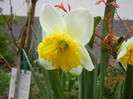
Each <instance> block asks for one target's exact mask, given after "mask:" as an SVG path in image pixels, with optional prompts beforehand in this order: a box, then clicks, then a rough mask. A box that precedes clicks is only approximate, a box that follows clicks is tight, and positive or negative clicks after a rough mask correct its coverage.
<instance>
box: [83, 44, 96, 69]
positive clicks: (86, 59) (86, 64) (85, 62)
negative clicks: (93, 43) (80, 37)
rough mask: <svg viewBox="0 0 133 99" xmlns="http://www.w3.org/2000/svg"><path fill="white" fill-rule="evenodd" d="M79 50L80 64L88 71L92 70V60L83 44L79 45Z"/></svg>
mask: <svg viewBox="0 0 133 99" xmlns="http://www.w3.org/2000/svg"><path fill="white" fill-rule="evenodd" d="M80 51H81V60H80V61H81V65H82V67H84V68H85V69H87V70H88V71H92V70H93V69H94V65H93V63H92V60H91V58H90V55H89V53H88V52H87V50H86V48H85V47H84V46H82V45H81V46H80Z"/></svg>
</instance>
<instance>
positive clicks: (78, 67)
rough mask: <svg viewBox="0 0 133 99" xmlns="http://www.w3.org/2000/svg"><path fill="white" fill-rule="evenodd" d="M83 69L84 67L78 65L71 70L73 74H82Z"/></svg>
mask: <svg viewBox="0 0 133 99" xmlns="http://www.w3.org/2000/svg"><path fill="white" fill-rule="evenodd" d="M82 69H83V67H81V66H77V67H76V68H72V69H71V70H70V71H69V72H70V73H71V74H72V75H75V76H79V75H80V74H81V72H82Z"/></svg>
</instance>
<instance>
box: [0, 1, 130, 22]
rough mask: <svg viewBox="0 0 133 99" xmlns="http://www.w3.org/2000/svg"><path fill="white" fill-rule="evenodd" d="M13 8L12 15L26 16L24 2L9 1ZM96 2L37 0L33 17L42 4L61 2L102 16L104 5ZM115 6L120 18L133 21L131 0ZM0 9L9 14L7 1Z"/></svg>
mask: <svg viewBox="0 0 133 99" xmlns="http://www.w3.org/2000/svg"><path fill="white" fill-rule="evenodd" d="M11 1H12V6H13V13H14V14H16V15H18V16H26V12H27V6H26V3H25V0H11ZM96 1H98V0H38V2H37V5H36V12H35V16H38V15H39V10H40V8H41V6H42V5H43V4H44V3H51V4H53V5H57V4H60V3H61V2H62V3H63V4H64V6H65V7H67V3H69V4H70V6H71V8H72V9H74V8H79V7H84V8H88V9H90V10H91V11H92V12H93V14H94V15H95V16H104V8H105V5H104V4H103V3H101V4H99V5H95V3H96ZM116 1H117V4H118V5H119V6H120V8H118V14H119V15H120V16H121V17H122V18H128V19H129V20H133V13H132V9H133V0H116ZM0 7H2V8H3V13H4V14H9V13H10V6H9V0H4V2H0Z"/></svg>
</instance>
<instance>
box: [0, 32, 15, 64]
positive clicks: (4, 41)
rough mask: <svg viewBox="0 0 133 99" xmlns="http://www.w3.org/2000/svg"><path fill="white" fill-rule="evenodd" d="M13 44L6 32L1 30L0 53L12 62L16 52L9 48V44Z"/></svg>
mask: <svg viewBox="0 0 133 99" xmlns="http://www.w3.org/2000/svg"><path fill="white" fill-rule="evenodd" d="M11 44H12V40H11V38H10V37H9V36H8V34H7V33H6V32H2V31H0V54H2V56H3V57H4V58H5V59H6V60H7V61H8V62H9V63H10V64H11V63H13V62H14V60H15V57H16V56H15V54H16V52H15V51H13V50H10V49H9V45H11Z"/></svg>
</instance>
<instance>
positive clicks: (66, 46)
mask: <svg viewBox="0 0 133 99" xmlns="http://www.w3.org/2000/svg"><path fill="white" fill-rule="evenodd" d="M59 47H60V49H61V50H62V51H64V50H65V49H66V48H68V44H67V42H66V41H64V40H61V41H59Z"/></svg>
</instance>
